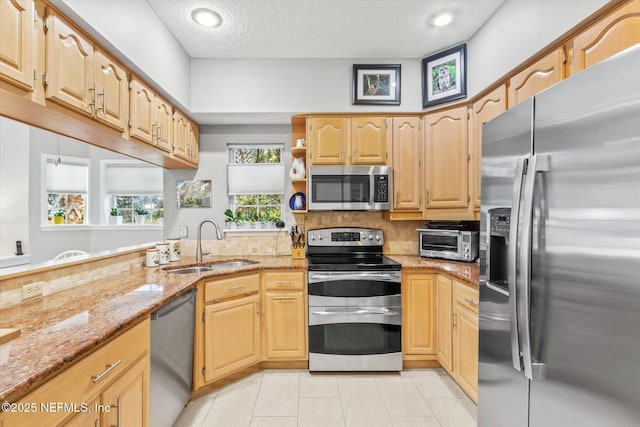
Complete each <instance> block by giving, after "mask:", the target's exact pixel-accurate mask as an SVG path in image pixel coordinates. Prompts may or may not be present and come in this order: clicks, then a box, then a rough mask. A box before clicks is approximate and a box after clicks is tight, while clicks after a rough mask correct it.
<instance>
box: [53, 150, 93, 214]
mask: <svg viewBox="0 0 640 427" xmlns="http://www.w3.org/2000/svg"><path fill="white" fill-rule="evenodd" d="M42 164H43V168H42V188H43V191H42V194H43V197H44V201H43V206H44V207H45V208H44V212H43V218H44V219H43V223H45V224H87V222H88V212H89V210H88V203H87V202H88V200H89V159H82V158H76V157H61V156H57V155H53V154H43V155H42Z"/></svg>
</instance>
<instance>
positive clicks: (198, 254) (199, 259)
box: [196, 219, 223, 262]
mask: <svg viewBox="0 0 640 427" xmlns="http://www.w3.org/2000/svg"><path fill="white" fill-rule="evenodd" d="M206 222H210V223H211V224H213V226H214V227H215V228H216V238H217V239H218V240H222V239H223V238H222V232H221V231H220V227H218V224H216V222H215V221H213V220H210V219H205V220H204V221H202V222H201V223H200V226H198V244H197V247H196V262H202V226H203V225H204V224H205V223H206Z"/></svg>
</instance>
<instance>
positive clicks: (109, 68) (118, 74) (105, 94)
mask: <svg viewBox="0 0 640 427" xmlns="http://www.w3.org/2000/svg"><path fill="white" fill-rule="evenodd" d="M95 71H96V75H95V81H96V92H97V98H96V119H98V120H99V121H101V122H103V123H105V124H107V125H109V126H111V127H114V128H115V129H117V130H119V131H121V132H124V131H125V130H126V128H127V120H128V118H129V81H128V79H127V72H126V71H125V69H124V67H123V66H122V65H120V64H119V63H118V62H116V61H115V60H114V59H113V58H111V57H110V56H109V55H107V54H106V53H104V52H102V51H101V50H99V49H96V51H95Z"/></svg>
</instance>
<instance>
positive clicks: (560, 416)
mask: <svg viewBox="0 0 640 427" xmlns="http://www.w3.org/2000/svg"><path fill="white" fill-rule="evenodd" d="M480 240H481V248H480V249H481V260H480V263H481V269H480V349H479V355H480V356H479V381H478V383H479V396H478V425H479V427H522V426H530V427H560V426H562V427H573V426H579V427H602V426H615V427H631V426H633V427H638V426H640V45H637V46H635V47H634V48H631V49H629V50H627V51H625V52H623V53H621V54H618V55H616V56H615V57H612V58H610V59H608V60H606V61H604V62H602V63H600V64H598V65H595V66H593V67H591V68H589V69H587V70H585V71H583V72H581V73H579V74H576V75H575V76H572V77H570V78H568V79H567V80H565V81H563V82H561V83H559V84H557V85H555V86H553V87H551V88H549V89H548V90H546V91H544V92H542V93H540V94H539V95H537V96H535V97H534V98H533V99H530V100H528V101H526V102H523V103H522V104H519V105H518V106H516V107H514V108H512V109H510V110H508V111H507V112H505V113H503V114H502V115H500V116H498V117H496V118H495V119H493V120H491V121H490V122H488V123H486V124H485V125H484V128H483V141H482V208H481V238H480Z"/></svg>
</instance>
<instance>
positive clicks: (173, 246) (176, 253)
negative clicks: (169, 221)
mask: <svg viewBox="0 0 640 427" xmlns="http://www.w3.org/2000/svg"><path fill="white" fill-rule="evenodd" d="M167 243H168V244H169V261H171V262H173V261H180V238H176V237H171V238H168V239H167Z"/></svg>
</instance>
